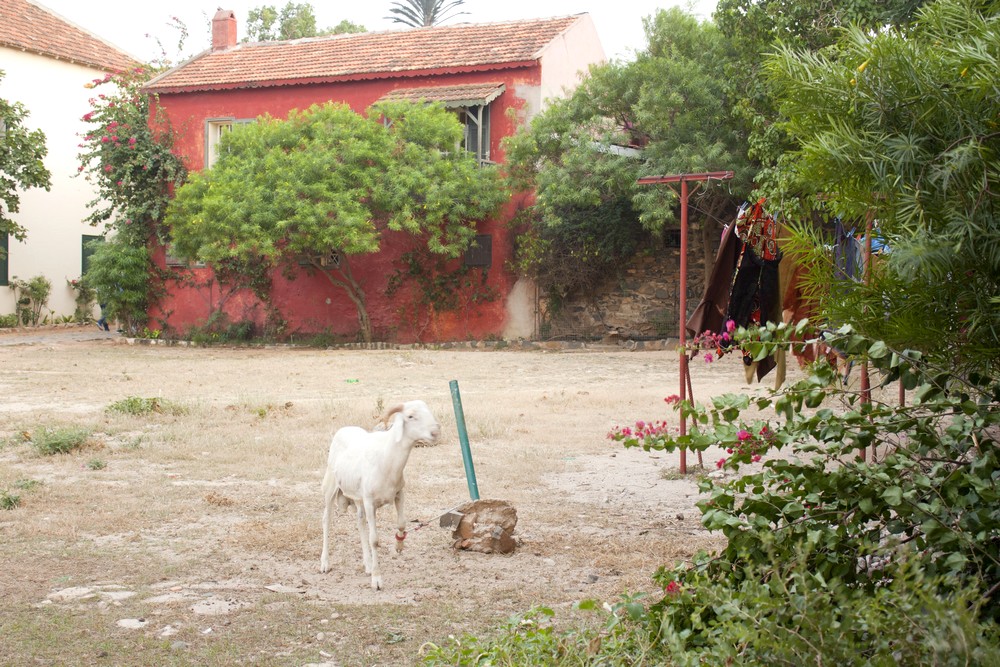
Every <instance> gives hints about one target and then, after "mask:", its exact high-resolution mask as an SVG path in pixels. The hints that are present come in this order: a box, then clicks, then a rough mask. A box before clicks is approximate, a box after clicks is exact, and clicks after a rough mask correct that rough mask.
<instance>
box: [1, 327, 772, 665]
mask: <svg viewBox="0 0 1000 667" xmlns="http://www.w3.org/2000/svg"><path fill="white" fill-rule="evenodd" d="M77 338H80V336H77ZM4 343H5V344H4ZM692 375H693V387H694V391H695V393H696V396H697V397H699V398H706V397H708V396H710V395H712V394H717V393H722V392H725V391H732V390H747V389H748V388H747V387H746V385H745V384H744V381H743V370H742V367H741V365H740V363H739V360H738V359H735V358H726V359H723V360H721V361H718V362H716V363H714V364H711V365H708V364H704V363H702V362H695V363H694V364H693V366H692ZM677 376H678V372H677V355H676V353H675V352H667V351H659V352H651V351H637V352H629V351H623V350H621V349H618V348H608V349H586V350H574V351H570V350H561V351H544V352H543V351H505V350H500V351H497V350H494V351H476V350H455V351H442V350H426V349H405V350H377V351H353V350H317V349H293V348H270V349H268V348H265V349H248V348H198V347H173V346H161V345H152V346H150V345H131V344H128V343H127V342H126V341H125V340H124V339H122V338H120V337H102V338H98V339H96V340H78V339H74V338H73V336H71V335H68V334H64V335H62V336H60V335H53V336H47V337H40V338H38V337H36V338H22V339H16V338H14V337H13V335H6V336H0V397H2V398H0V442H3V443H4V444H2V445H0V494H2V493H4V492H7V493H8V494H16V495H18V496H19V497H20V504H19V505H18V506H17V507H16V508H15V509H11V510H0V560H2V563H3V566H2V568H0V571H2V575H0V599H2V600H3V604H2V606H0V656H5V657H4V658H0V662H3V663H5V664H15V665H21V664H38V665H63V664H74V665H91V664H92V665H171V664H176V665H194V664H197V665H232V664H254V665H308V664H311V665H328V666H332V665H338V666H339V665H344V666H347V665H410V664H415V663H417V662H418V661H419V655H420V649H421V646H422V645H423V644H424V643H425V642H434V643H438V644H440V643H442V642H449V641H451V640H450V639H449V636H450V635H452V636H455V637H460V636H461V635H463V634H464V633H474V634H479V635H483V634H488V633H489V632H490V630H491V629H492V628H495V627H496V626H497V625H498V624H500V623H502V622H504V621H505V620H506V619H507V618H508V617H510V616H511V615H513V614H517V613H521V612H524V611H527V610H528V609H530V608H531V607H532V606H533V605H545V606H549V607H552V608H554V609H555V610H556V611H557V616H556V618H557V621H558V620H559V619H565V620H568V619H572V618H575V616H574V614H579V613H581V612H575V611H573V609H572V607H573V604H574V603H576V602H578V601H580V600H583V599H596V600H599V601H606V602H611V603H613V602H615V601H616V600H618V599H619V596H620V594H621V593H623V592H629V593H638V592H649V593H651V594H655V590H656V587H655V584H654V583H653V582H652V580H651V575H652V574H653V572H654V571H655V570H656V568H657V567H658V566H660V565H662V564H672V563H673V562H674V561H676V560H679V559H684V558H686V557H689V556H690V555H692V554H693V553H694V552H695V551H697V550H699V549H708V550H710V549H712V548H714V547H717V546H718V541H717V538H716V537H715V536H713V535H710V534H708V533H707V532H706V531H705V530H704V529H703V528H702V526H701V524H700V522H699V514H698V512H697V510H696V509H695V507H694V503H695V501H696V500H697V486H696V475H697V473H698V471H697V469H696V467H695V465H694V464H696V462H697V459H696V458H695V457H694V456H689V457H688V460H689V465H690V467H691V469H692V470H693V471H694V472H695V474H691V475H688V476H686V477H682V476H680V475H678V474H676V473H677V468H678V459H677V455H675V454H663V453H656V452H653V453H645V452H641V451H634V450H628V451H626V450H624V449H622V447H621V446H620V445H618V444H616V443H613V442H611V441H609V440H608V439H607V437H606V435H607V433H608V431H609V430H610V429H611V428H613V427H614V426H616V425H630V424H631V423H632V422H634V421H635V420H637V419H646V420H649V419H651V418H655V419H663V418H667V419H670V420H671V421H672V423H676V419H675V417H674V413H673V412H672V411H670V410H669V408H668V407H667V406H666V404H665V403H664V402H663V398H664V397H665V396H667V395H670V394H675V393H677V391H678V389H677V388H678V377H677ZM450 380H457V381H458V383H459V387H460V391H461V397H462V404H463V408H464V414H465V419H466V424H467V428H468V433H469V439H470V443H471V448H472V454H473V460H474V464H475V472H476V476H477V481H478V488H479V492H480V494H481V495H482V497H483V498H496V499H502V500H506V501H509V502H510V503H512V504H513V505H514V506H515V507H516V509H517V511H518V518H519V521H518V524H517V529H516V531H515V536H516V537H517V538H518V540H519V547H518V549H517V551H516V552H515V553H514V554H512V555H508V556H498V555H483V554H478V553H471V552H464V551H463V552H459V551H454V550H453V549H452V548H451V543H452V540H451V532H450V530H448V529H443V528H440V527H439V526H438V523H437V518H438V517H439V516H440V515H441V514H442V513H444V512H445V511H446V510H448V509H450V508H452V507H454V506H456V505H458V504H460V503H462V502H465V501H466V500H468V499H469V490H468V486H467V481H466V477H465V472H464V469H463V464H462V457H461V451H460V447H459V441H458V436H457V432H456V427H455V417H454V411H453V407H452V400H451V394H450V391H449V381H450ZM765 389H766V387H762V386H760V385H755V386H753V387H750V388H749V390H750V391H751V392H759V391H764V390H765ZM129 397H143V398H158V399H160V406H161V407H160V410H159V411H158V412H154V413H151V414H141V415H132V414H122V413H118V412H113V411H109V410H108V407H109V406H110V405H112V404H114V403H116V402H118V401H122V400H123V399H126V398H129ZM412 398H421V399H423V400H425V401H426V402H427V403H428V404H429V406H430V407H431V409H432V411H433V412H434V413H435V414H436V416H437V418H438V420H439V422H440V423H441V425H442V437H441V441H440V443H439V444H438V445H437V446H435V447H420V448H417V449H415V450H414V452H413V454H412V456H411V458H410V460H409V464H408V466H407V470H406V478H407V497H408V499H407V506H408V514H409V516H410V518H411V523H410V529H409V537H408V538H407V539H406V542H405V549H404V550H403V552H402V554H401V555H398V556H397V555H396V554H395V553H394V552H393V551H392V549H391V543H392V541H393V540H392V532H391V531H392V526H393V514H394V512H393V510H392V508H391V506H390V507H384V508H382V510H380V512H379V514H378V519H379V527H380V534H381V537H382V546H381V547H380V554H381V560H382V570H383V579H384V585H385V589H384V590H381V591H373V590H371V588H370V586H369V578H368V577H367V576H366V575H365V574H364V571H363V569H362V567H361V558H360V547H359V544H358V535H357V530H356V526H355V523H354V519H353V516H352V515H348V514H337V515H336V516H335V517H334V520H333V525H332V530H331V535H332V538H331V539H332V544H331V561H332V563H333V567H332V571H331V572H329V573H327V574H320V572H319V555H320V547H321V530H322V528H321V511H322V510H321V496H320V481H321V478H322V474H323V470H324V465H325V459H326V451H327V446H328V444H329V441H330V438H331V436H332V434H333V432H334V431H335V430H336V429H337V428H338V427H340V426H344V425H348V424H360V425H365V426H371V425H372V424H373V423H374V417H375V416H376V414H377V413H378V412H379V411H381V410H383V409H384V408H387V407H389V406H390V405H392V404H394V403H397V402H401V401H404V400H409V399H412ZM67 426H79V427H83V428H86V429H88V430H89V431H90V432H91V433H92V435H91V436H90V438H89V440H88V443H87V445H86V447H84V448H83V449H82V450H79V451H76V452H73V453H70V454H60V455H55V456H42V455H40V454H38V453H37V452H36V451H35V450H34V449H33V448H32V446H31V444H30V443H29V442H25V438H24V436H25V435H28V436H36V437H37V434H39V433H40V432H42V429H45V428H48V429H55V428H62V427H67ZM720 455H721V452H708V453H706V455H705V461H706V464H707V465H708V467H709V468H710V469H711V470H714V461H715V460H717V459H718V458H719V456H720ZM704 472H708V470H706V471H704ZM702 474H703V473H702Z"/></svg>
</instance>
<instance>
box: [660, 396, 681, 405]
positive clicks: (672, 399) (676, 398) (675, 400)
mask: <svg viewBox="0 0 1000 667" xmlns="http://www.w3.org/2000/svg"><path fill="white" fill-rule="evenodd" d="M680 400H681V397H680V396H678V395H677V394H671V395H670V396H667V397H666V398H665V399H663V401H664V402H665V403H666V404H667V405H673V404H674V403H680Z"/></svg>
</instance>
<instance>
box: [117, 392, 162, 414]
mask: <svg viewBox="0 0 1000 667" xmlns="http://www.w3.org/2000/svg"><path fill="white" fill-rule="evenodd" d="M107 411H108V412H117V413H120V414H124V415H132V416H135V417H138V416H142V415H148V414H151V413H154V412H156V413H160V412H163V400H162V399H159V398H155V397H152V398H143V397H141V396H126V397H125V398H123V399H121V400H120V401H115V402H114V403H112V404H111V405H109V406H108V407H107Z"/></svg>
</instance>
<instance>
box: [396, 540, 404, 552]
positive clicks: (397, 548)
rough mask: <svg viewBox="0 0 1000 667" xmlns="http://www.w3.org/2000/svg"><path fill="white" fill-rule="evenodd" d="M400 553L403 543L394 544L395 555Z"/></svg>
mask: <svg viewBox="0 0 1000 667" xmlns="http://www.w3.org/2000/svg"><path fill="white" fill-rule="evenodd" d="M402 551H403V543H402V542H396V553H402Z"/></svg>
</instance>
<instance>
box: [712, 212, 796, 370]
mask: <svg viewBox="0 0 1000 667" xmlns="http://www.w3.org/2000/svg"><path fill="white" fill-rule="evenodd" d="M764 201H765V200H764V199H763V198H761V199H759V200H758V201H757V202H756V203H754V204H753V205H751V206H749V207H745V208H743V209H741V210H740V213H739V215H737V217H736V223H735V224H736V234H737V236H738V238H739V243H738V246H739V251H738V255H737V259H736V269H735V271H734V272H733V277H732V283H731V286H730V291H729V304H728V306H727V308H726V315H725V320H726V321H729V320H732V321H733V322H734V323H735V324H736V326H737V327H751V326H759V325H761V324H764V323H765V322H775V323H777V322H780V321H781V294H780V285H779V277H778V267H779V264H780V263H781V250H780V249H779V248H778V242H777V232H778V225H777V221H776V220H775V219H774V216H772V215H768V214H767V213H766V212H765V211H764ZM725 351H726V350H724V349H722V350H720V352H725ZM743 363H744V364H746V365H747V366H751V365H752V364H753V363H754V361H753V358H752V357H751V356H750V355H749V354H747V353H746V352H744V354H743ZM775 365H776V362H775V360H774V359H773V358H772V357H767V358H766V359H763V360H762V361H760V362H759V363H758V365H757V368H756V374H757V379H758V380H760V379H762V378H763V377H764V376H765V375H767V374H768V373H769V372H770V371H771V370H772V369H773V368H774V367H775Z"/></svg>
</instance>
